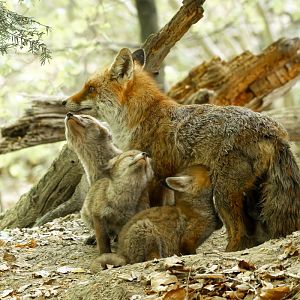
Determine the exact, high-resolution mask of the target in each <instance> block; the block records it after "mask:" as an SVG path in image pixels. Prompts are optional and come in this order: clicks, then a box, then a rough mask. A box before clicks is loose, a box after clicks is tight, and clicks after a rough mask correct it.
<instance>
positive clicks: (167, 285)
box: [151, 272, 179, 292]
mask: <svg viewBox="0 0 300 300" xmlns="http://www.w3.org/2000/svg"><path fill="white" fill-rule="evenodd" d="M178 286H179V282H178V279H177V277H176V276H175V275H171V274H168V273H158V272H156V273H155V274H153V276H151V289H152V290H153V291H155V292H164V291H169V290H173V289H176V288H177V287H178Z"/></svg>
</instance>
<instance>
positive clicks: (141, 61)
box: [132, 48, 146, 67]
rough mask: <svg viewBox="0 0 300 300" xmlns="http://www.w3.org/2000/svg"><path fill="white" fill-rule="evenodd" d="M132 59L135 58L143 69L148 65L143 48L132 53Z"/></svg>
mask: <svg viewBox="0 0 300 300" xmlns="http://www.w3.org/2000/svg"><path fill="white" fill-rule="evenodd" d="M132 58H133V61H136V62H138V63H139V64H140V65H141V66H142V67H143V66H144V65H145V63H146V55H145V50H144V49H142V48H140V49H137V50H135V51H134V52H133V53H132Z"/></svg>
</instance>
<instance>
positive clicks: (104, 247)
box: [93, 215, 111, 254]
mask: <svg viewBox="0 0 300 300" xmlns="http://www.w3.org/2000/svg"><path fill="white" fill-rule="evenodd" d="M93 225H94V229H95V235H96V241H97V247H98V250H99V252H100V254H102V253H110V252H111V249H110V239H109V236H108V234H107V232H106V229H105V228H106V227H105V224H104V221H103V220H101V219H100V218H99V217H98V216H95V215H93Z"/></svg>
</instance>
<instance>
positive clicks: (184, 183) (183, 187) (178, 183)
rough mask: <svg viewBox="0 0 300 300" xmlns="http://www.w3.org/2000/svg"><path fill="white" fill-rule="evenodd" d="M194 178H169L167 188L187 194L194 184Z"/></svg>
mask: <svg viewBox="0 0 300 300" xmlns="http://www.w3.org/2000/svg"><path fill="white" fill-rule="evenodd" d="M192 181H193V177H192V176H178V177H167V178H166V184H167V186H168V187H169V188H170V189H172V190H174V191H178V192H186V191H187V190H188V188H189V187H190V185H191V184H192Z"/></svg>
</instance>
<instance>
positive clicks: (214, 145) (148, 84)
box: [63, 48, 300, 251]
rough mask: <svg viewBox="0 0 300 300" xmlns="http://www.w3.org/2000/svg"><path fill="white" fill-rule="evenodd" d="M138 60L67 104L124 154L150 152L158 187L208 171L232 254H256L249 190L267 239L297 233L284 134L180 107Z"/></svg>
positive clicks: (242, 117)
mask: <svg viewBox="0 0 300 300" xmlns="http://www.w3.org/2000/svg"><path fill="white" fill-rule="evenodd" d="M137 54H138V55H137ZM141 56H142V55H141V50H138V52H135V53H133V54H132V53H131V52H130V50H129V49H126V48H124V49H122V50H121V51H120V52H119V53H118V55H117V57H116V58H115V60H114V62H113V64H112V65H111V67H110V68H108V69H106V70H105V71H104V72H102V73H97V74H95V75H93V76H92V77H91V78H90V79H89V80H88V81H87V82H86V83H85V85H84V87H83V88H82V90H81V91H79V92H78V93H77V94H75V95H73V96H71V97H70V98H68V99H67V100H64V101H63V104H64V105H66V108H67V109H68V110H70V111H74V112H81V111H84V112H86V113H88V114H94V115H96V116H97V117H99V118H100V119H103V120H105V121H106V122H108V123H109V125H110V126H111V129H112V132H113V136H114V138H115V141H116V144H117V145H118V147H120V148H121V149H122V150H124V151H125V150H128V149H139V150H141V151H146V152H148V153H149V154H150V155H151V157H152V158H153V160H154V162H155V164H154V172H155V176H156V178H158V179H160V178H165V177H168V176H172V175H173V174H176V173H177V172H178V170H179V168H185V167H188V166H192V165H198V164H199V165H203V166H204V167H206V168H207V169H209V170H210V178H211V180H212V182H211V183H212V187H213V197H212V198H213V200H212V201H214V205H215V208H216V210H217V212H218V214H219V216H220V218H221V219H222V221H223V223H224V224H225V226H226V230H227V235H228V245H227V250H228V251H234V250H240V249H244V248H247V247H251V246H253V237H250V236H249V234H248V232H249V229H248V228H247V226H248V225H247V223H248V222H247V218H248V215H247V214H246V209H245V204H244V202H245V201H244V194H245V193H247V192H249V194H251V191H252V190H258V191H259V197H258V199H260V200H258V199H256V198H254V197H253V198H251V201H253V202H257V201H260V203H259V207H260V212H259V221H260V222H261V223H262V224H264V228H265V231H266V233H267V235H266V236H267V237H266V239H269V238H277V237H280V236H284V235H286V234H289V233H291V232H293V231H295V230H298V229H300V172H299V168H298V166H297V164H296V162H295V158H294V156H293V154H292V152H291V150H290V147H289V144H288V135H287V132H286V131H285V129H284V128H283V127H282V126H281V125H280V124H279V123H277V122H276V121H275V120H273V119H271V118H270V117H267V116H264V115H261V114H259V113H255V112H253V111H251V110H249V109H245V108H241V107H235V106H227V107H219V106H214V105H209V104H203V105H179V104H177V103H176V102H175V101H173V100H172V99H170V98H168V97H167V96H166V95H165V94H163V93H162V92H161V91H160V90H159V88H158V87H157V86H156V84H155V82H154V80H153V79H152V78H151V76H150V75H149V74H147V73H146V72H145V71H144V70H143V68H142V66H140V65H139V64H138V63H136V62H135V58H136V57H141ZM257 187H259V188H257ZM199 201H200V200H199ZM254 206H255V205H254ZM279 220H280V221H279ZM255 243H256V242H255Z"/></svg>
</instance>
